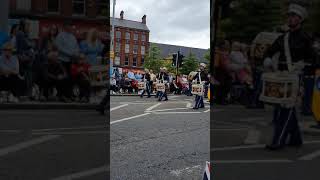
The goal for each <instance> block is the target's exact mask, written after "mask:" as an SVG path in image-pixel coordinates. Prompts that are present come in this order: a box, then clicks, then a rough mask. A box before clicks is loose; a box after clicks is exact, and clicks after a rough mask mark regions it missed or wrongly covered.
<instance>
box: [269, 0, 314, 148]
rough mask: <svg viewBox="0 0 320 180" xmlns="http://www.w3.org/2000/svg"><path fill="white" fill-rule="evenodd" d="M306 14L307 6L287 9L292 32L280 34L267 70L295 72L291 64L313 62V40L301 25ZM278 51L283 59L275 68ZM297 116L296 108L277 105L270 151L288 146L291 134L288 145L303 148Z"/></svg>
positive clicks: (271, 51)
mask: <svg viewBox="0 0 320 180" xmlns="http://www.w3.org/2000/svg"><path fill="white" fill-rule="evenodd" d="M307 14H308V13H307V10H306V9H305V8H304V7H302V6H300V5H298V4H290V6H289V10H288V25H289V28H290V30H289V32H287V33H285V34H284V35H281V36H280V37H279V38H278V39H277V40H276V41H275V42H274V43H273V45H272V46H271V48H270V49H269V50H268V51H267V52H266V54H265V61H264V66H265V68H273V69H274V68H276V69H278V70H279V71H292V68H291V67H292V66H291V63H288V62H292V63H297V62H299V63H301V62H303V61H304V62H308V63H312V61H313V52H312V41H311V39H310V38H309V37H308V35H307V34H306V33H304V32H303V30H302V23H303V21H304V20H305V19H306V18H307ZM278 52H280V57H279V61H278V63H277V64H276V65H275V63H274V62H273V60H272V59H271V58H272V57H273V56H274V55H275V54H277V53H278ZM290 56H291V57H290ZM300 61H301V62H300ZM304 62H303V63H304ZM298 69H301V70H302V69H304V70H306V68H303V65H302V67H300V68H298ZM298 69H296V70H298ZM296 113H297V112H296V108H295V107H286V106H284V105H275V110H274V119H273V124H274V134H273V139H272V143H271V144H270V145H266V148H267V149H268V150H278V149H282V148H283V147H284V146H285V145H286V140H287V137H288V136H289V135H290V139H289V144H288V145H290V146H295V147H300V146H301V145H302V144H303V140H302V137H301V132H300V129H299V124H298V119H297V115H296Z"/></svg>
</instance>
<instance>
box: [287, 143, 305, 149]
mask: <svg viewBox="0 0 320 180" xmlns="http://www.w3.org/2000/svg"><path fill="white" fill-rule="evenodd" d="M302 145H303V144H302V143H289V144H288V146H290V147H295V148H301V147H302Z"/></svg>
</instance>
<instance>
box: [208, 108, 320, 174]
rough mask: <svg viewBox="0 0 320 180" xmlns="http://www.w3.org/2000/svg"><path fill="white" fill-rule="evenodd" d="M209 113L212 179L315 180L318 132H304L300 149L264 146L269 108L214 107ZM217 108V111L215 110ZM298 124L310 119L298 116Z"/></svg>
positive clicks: (267, 139)
mask: <svg viewBox="0 0 320 180" xmlns="http://www.w3.org/2000/svg"><path fill="white" fill-rule="evenodd" d="M213 109H214V112H213V113H212V114H211V118H213V124H212V126H211V140H212V142H213V149H211V153H212V155H213V156H212V171H213V172H212V173H213V177H214V180H258V179H259V180H283V179H290V180H301V179H304V180H315V179H319V173H318V169H319V164H320V133H318V134H312V135H311V134H306V133H304V136H303V138H304V141H305V144H304V146H303V147H301V148H294V147H288V148H285V149H283V150H280V151H267V150H265V149H264V146H265V144H266V143H269V142H270V140H271V137H272V134H271V133H272V126H271V120H272V108H271V107H266V109H265V110H261V109H245V108H244V107H242V106H237V105H230V106H217V105H215V107H214V108H213ZM218 110H220V111H218ZM301 118H303V119H304V122H302V121H301V127H302V126H303V124H304V123H306V122H307V121H311V118H309V117H308V118H306V117H303V116H301Z"/></svg>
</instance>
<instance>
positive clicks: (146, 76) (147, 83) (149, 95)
mask: <svg viewBox="0 0 320 180" xmlns="http://www.w3.org/2000/svg"><path fill="white" fill-rule="evenodd" d="M150 80H151V77H150V72H149V70H148V69H146V73H145V75H144V78H143V81H144V82H145V83H146V89H144V90H142V93H141V95H140V97H141V98H143V95H144V93H145V92H147V94H148V98H150V97H151V94H150V91H151V86H150Z"/></svg>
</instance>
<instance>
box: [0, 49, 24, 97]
mask: <svg viewBox="0 0 320 180" xmlns="http://www.w3.org/2000/svg"><path fill="white" fill-rule="evenodd" d="M12 51H13V46H12V44H11V43H6V44H4V46H3V48H2V55H1V57H0V91H9V92H10V95H9V101H10V102H18V101H19V99H18V98H19V97H20V95H21V93H20V92H19V90H20V89H21V84H23V80H22V78H21V77H20V76H19V61H18V58H17V57H16V56H13V55H12Z"/></svg>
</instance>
